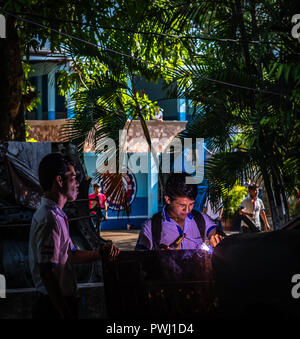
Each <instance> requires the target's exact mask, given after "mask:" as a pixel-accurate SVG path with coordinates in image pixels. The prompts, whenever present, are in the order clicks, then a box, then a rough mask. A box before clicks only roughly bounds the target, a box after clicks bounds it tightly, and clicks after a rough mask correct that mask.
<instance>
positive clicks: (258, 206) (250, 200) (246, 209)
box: [239, 183, 271, 233]
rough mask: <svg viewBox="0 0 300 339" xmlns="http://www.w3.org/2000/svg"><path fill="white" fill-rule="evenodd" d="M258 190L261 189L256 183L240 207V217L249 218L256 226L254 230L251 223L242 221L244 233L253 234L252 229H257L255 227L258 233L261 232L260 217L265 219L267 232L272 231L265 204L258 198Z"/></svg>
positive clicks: (250, 187)
mask: <svg viewBox="0 0 300 339" xmlns="http://www.w3.org/2000/svg"><path fill="white" fill-rule="evenodd" d="M258 189H259V186H258V185H256V184H255V183H253V184H250V185H249V186H248V191H249V195H248V196H247V197H246V198H245V199H244V200H243V201H242V202H241V204H240V207H239V208H240V211H239V213H240V215H242V216H245V217H246V218H248V219H249V221H250V222H251V223H252V224H253V226H254V227H253V228H251V226H249V224H250V223H247V222H245V221H244V220H242V223H241V232H242V233H248V232H251V231H252V229H255V227H256V229H257V230H258V231H261V230H262V227H261V222H260V216H261V217H262V219H263V222H264V225H265V228H266V231H269V230H270V229H271V227H270V225H269V223H268V219H267V217H266V213H265V206H264V203H263V202H262V200H261V199H260V198H258ZM246 221H247V220H246ZM250 225H251V224H250Z"/></svg>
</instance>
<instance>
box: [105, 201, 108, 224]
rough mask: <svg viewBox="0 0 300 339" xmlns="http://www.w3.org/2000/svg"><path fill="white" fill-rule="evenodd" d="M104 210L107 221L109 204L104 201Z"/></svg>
mask: <svg viewBox="0 0 300 339" xmlns="http://www.w3.org/2000/svg"><path fill="white" fill-rule="evenodd" d="M104 210H105V220H107V219H108V215H107V202H106V200H105V201H104Z"/></svg>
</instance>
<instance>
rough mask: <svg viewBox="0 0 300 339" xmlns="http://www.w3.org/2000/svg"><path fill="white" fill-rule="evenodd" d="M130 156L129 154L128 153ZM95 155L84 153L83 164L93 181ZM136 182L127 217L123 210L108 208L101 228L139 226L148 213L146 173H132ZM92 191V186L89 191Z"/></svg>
mask: <svg viewBox="0 0 300 339" xmlns="http://www.w3.org/2000/svg"><path fill="white" fill-rule="evenodd" d="M129 156H130V154H129ZM96 162H97V155H96V154H95V153H84V164H85V167H86V170H87V174H88V176H90V177H91V178H92V182H94V176H95V169H96ZM134 176H135V180H136V183H137V193H136V197H135V199H134V201H133V202H132V204H131V213H130V216H129V217H127V215H126V214H124V211H122V210H121V211H120V213H119V215H118V211H113V210H112V209H110V208H109V209H108V220H107V221H104V222H102V224H101V229H102V230H113V229H126V228H127V224H132V225H134V227H135V228H140V226H141V224H142V223H143V221H144V220H145V219H147V214H148V174H146V173H136V174H134ZM92 192H93V188H92V186H91V187H90V192H89V193H92Z"/></svg>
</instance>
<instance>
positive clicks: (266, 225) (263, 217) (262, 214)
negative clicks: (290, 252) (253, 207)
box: [260, 210, 271, 231]
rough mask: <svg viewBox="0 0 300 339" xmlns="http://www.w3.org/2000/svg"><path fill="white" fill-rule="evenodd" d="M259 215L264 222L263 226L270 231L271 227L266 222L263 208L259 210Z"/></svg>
mask: <svg viewBox="0 0 300 339" xmlns="http://www.w3.org/2000/svg"><path fill="white" fill-rule="evenodd" d="M260 215H261V217H262V219H263V221H264V224H265V227H266V231H270V230H271V227H270V225H269V223H268V219H267V216H266V212H265V211H264V210H261V211H260Z"/></svg>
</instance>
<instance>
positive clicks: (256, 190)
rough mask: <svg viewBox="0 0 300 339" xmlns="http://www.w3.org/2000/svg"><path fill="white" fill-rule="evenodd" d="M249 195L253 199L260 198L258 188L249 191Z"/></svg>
mask: <svg viewBox="0 0 300 339" xmlns="http://www.w3.org/2000/svg"><path fill="white" fill-rule="evenodd" d="M249 194H250V197H251V198H252V199H256V198H257V196H258V188H253V189H251V190H249Z"/></svg>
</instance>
